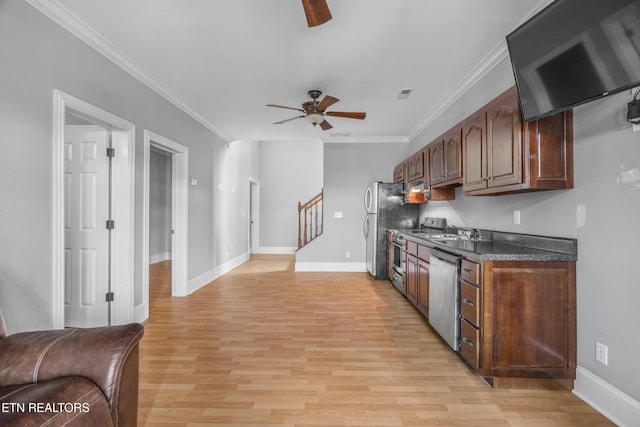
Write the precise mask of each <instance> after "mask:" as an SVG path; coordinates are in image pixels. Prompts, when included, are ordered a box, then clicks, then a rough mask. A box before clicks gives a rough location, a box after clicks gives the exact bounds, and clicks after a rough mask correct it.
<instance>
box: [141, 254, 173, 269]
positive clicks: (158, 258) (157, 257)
mask: <svg viewBox="0 0 640 427" xmlns="http://www.w3.org/2000/svg"><path fill="white" fill-rule="evenodd" d="M170 260H171V252H161V253H159V254H154V255H149V264H155V263H157V262H162V261H170ZM147 274H148V273H147Z"/></svg>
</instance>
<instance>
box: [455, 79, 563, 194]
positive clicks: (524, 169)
mask: <svg viewBox="0 0 640 427" xmlns="http://www.w3.org/2000/svg"><path fill="white" fill-rule="evenodd" d="M521 117H522V116H521V113H520V108H519V104H518V93H517V91H516V88H515V86H514V87H512V88H511V89H509V90H507V91H506V92H504V93H503V94H501V95H500V96H498V97H497V98H496V99H494V100H493V101H491V102H490V103H489V104H487V105H486V106H484V107H483V108H481V109H480V110H478V111H477V112H476V113H474V114H472V115H471V116H469V117H468V118H467V119H466V120H464V121H463V123H462V153H463V162H462V164H463V165H464V172H463V189H464V191H465V193H466V194H468V195H485V194H487V195H491V194H500V193H515V192H523V191H534V190H549V189H564V188H573V134H572V129H573V116H572V112H571V111H565V112H562V113H557V114H555V115H553V116H550V117H545V118H542V119H539V120H536V121H532V122H528V123H524V122H523V121H522V119H521Z"/></svg>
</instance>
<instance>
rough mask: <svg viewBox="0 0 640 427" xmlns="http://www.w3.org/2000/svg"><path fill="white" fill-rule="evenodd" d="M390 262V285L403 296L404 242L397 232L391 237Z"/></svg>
mask: <svg viewBox="0 0 640 427" xmlns="http://www.w3.org/2000/svg"><path fill="white" fill-rule="evenodd" d="M391 244H392V245H391V249H392V251H393V252H392V254H391V262H392V268H393V271H392V272H391V277H390V279H391V283H392V284H393V286H395V288H396V289H397V290H398V291H400V293H401V294H403V295H404V293H405V290H404V284H403V283H404V281H403V280H402V278H403V276H404V271H405V269H404V268H405V265H404V264H405V241H404V236H403V235H402V234H400V233H398V232H397V231H394V232H393V233H392V235H391Z"/></svg>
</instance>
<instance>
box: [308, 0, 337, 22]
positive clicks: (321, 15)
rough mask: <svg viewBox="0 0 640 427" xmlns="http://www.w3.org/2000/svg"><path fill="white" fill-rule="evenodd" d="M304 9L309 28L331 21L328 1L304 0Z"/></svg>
mask: <svg viewBox="0 0 640 427" xmlns="http://www.w3.org/2000/svg"><path fill="white" fill-rule="evenodd" d="M302 7H304V14H305V15H306V16H307V25H308V26H309V27H315V26H318V25H322V24H324V23H325V22H327V21H329V20H330V19H331V12H329V6H327V0H302Z"/></svg>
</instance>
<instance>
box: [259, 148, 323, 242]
mask: <svg viewBox="0 0 640 427" xmlns="http://www.w3.org/2000/svg"><path fill="white" fill-rule="evenodd" d="M258 144H259V147H260V148H259V170H260V208H259V209H260V212H259V223H260V234H259V238H260V240H259V245H260V249H259V250H258V251H260V250H264V251H267V252H269V251H278V250H283V249H284V248H297V247H298V230H297V226H298V202H301V203H305V202H306V201H308V200H309V199H311V198H312V197H313V196H315V195H316V194H318V193H319V192H320V190H322V179H323V171H322V163H323V160H322V159H323V148H322V141H320V140H319V139H318V140H306V141H261V142H259V143H258Z"/></svg>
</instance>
